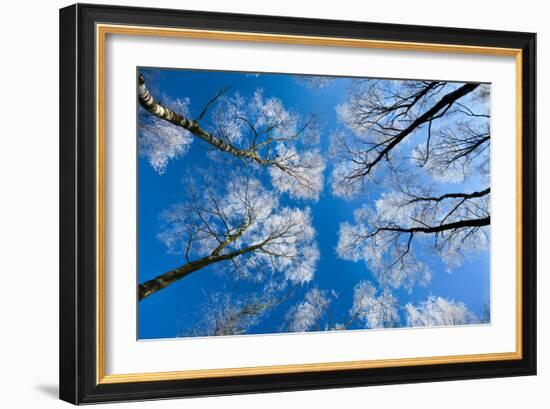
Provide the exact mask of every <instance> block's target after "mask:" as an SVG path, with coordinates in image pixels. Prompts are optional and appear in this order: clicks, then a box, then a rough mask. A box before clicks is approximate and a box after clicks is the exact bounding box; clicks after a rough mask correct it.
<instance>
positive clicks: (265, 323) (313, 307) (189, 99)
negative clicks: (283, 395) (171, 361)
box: [136, 67, 491, 340]
mask: <svg viewBox="0 0 550 409" xmlns="http://www.w3.org/2000/svg"><path fill="white" fill-rule="evenodd" d="M136 83H137V101H136V102H137V110H138V111H137V113H138V115H137V117H138V122H137V146H138V149H137V161H138V166H137V168H138V186H137V195H138V198H137V199H138V201H137V203H138V240H137V250H138V252H137V254H138V271H137V289H136V291H137V299H138V302H137V309H138V334H137V337H138V339H142V340H145V339H165V338H176V337H210V336H237V335H239V336H245V335H252V334H277V333H300V332H309V331H316V332H318V331H351V330H354V331H370V330H381V329H388V328H418V327H452V326H463V325H489V324H490V323H491V313H490V311H491V309H490V305H491V298H490V277H491V271H490V213H491V211H490V204H491V201H490V198H491V193H490V138H491V126H490V125H491V103H490V102H491V86H490V84H485V83H463V82H456V81H446V80H437V79H394V78H359V77H343V76H313V75H301V74H281V73H255V72H232V71H211V70H190V69H172V68H170V69H168V68H154V67H139V68H138V69H137V78H136Z"/></svg>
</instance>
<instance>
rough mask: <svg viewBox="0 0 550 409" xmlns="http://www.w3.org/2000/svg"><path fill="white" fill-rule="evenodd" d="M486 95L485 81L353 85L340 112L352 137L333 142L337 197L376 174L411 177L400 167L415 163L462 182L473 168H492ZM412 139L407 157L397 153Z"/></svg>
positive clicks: (340, 136) (349, 194)
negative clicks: (382, 169) (386, 172)
mask: <svg viewBox="0 0 550 409" xmlns="http://www.w3.org/2000/svg"><path fill="white" fill-rule="evenodd" d="M488 95H489V89H488V86H486V85H482V84H472V83H466V84H454V83H448V82H443V81H417V80H407V81H401V80H396V81H391V80H356V81H354V82H353V84H352V86H351V87H350V90H349V91H348V97H347V100H346V102H345V103H344V104H342V105H339V106H338V107H337V112H338V115H339V117H340V120H341V121H342V122H343V124H344V126H345V127H346V128H347V129H348V130H349V131H350V132H347V133H345V134H344V133H338V134H336V135H334V138H333V139H334V143H333V146H332V153H333V156H334V158H335V160H336V161H337V163H338V165H337V166H336V167H335V169H334V171H333V174H332V189H333V192H334V193H335V194H336V195H338V196H341V197H346V198H349V197H353V196H355V195H357V194H358V193H359V192H360V191H361V188H362V186H363V183H364V182H365V179H366V178H370V179H373V178H374V173H375V170H377V169H378V168H380V167H386V169H387V170H389V171H399V170H404V171H405V172H406V171H407V167H406V166H405V169H403V165H406V164H407V163H409V162H411V160H410V159H411V158H412V162H413V163H414V164H415V165H416V166H418V167H426V168H427V169H429V170H431V171H432V174H433V175H435V176H443V177H444V178H445V179H446V180H447V178H449V177H451V176H452V178H453V179H454V180H458V178H459V176H460V173H461V172H463V171H464V170H465V168H466V167H469V166H471V165H482V164H487V163H488V157H487V153H488V152H487V150H488V149H487V148H488V146H489V140H490V133H489V118H490V114H489V107H488ZM408 140H409V141H410V140H415V141H417V146H416V147H415V148H413V149H412V152H411V150H409V151H408V153H407V152H406V153H405V154H403V150H404V149H400V148H401V147H402V145H407V146H409V145H410V143H409V144H405V143H404V142H406V141H408ZM407 146H406V147H407ZM405 151H406V149H405ZM484 154H485V155H484ZM480 156H482V157H480ZM384 165H385V166H384ZM441 171H444V172H443V175H442V172H441ZM451 171H452V172H451ZM485 171H488V168H485ZM464 175H465V174H464V173H463V174H462V176H464Z"/></svg>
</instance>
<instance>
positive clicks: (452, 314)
mask: <svg viewBox="0 0 550 409" xmlns="http://www.w3.org/2000/svg"><path fill="white" fill-rule="evenodd" d="M405 311H406V316H407V325H408V326H409V327H435V326H451V325H465V324H476V323H478V322H479V320H478V318H477V317H476V316H475V315H474V314H472V313H471V312H470V311H469V310H468V308H467V307H466V305H465V304H464V303H461V302H455V301H453V300H448V299H445V298H442V297H434V296H430V297H428V298H427V299H426V300H425V301H423V302H421V303H419V304H418V305H417V306H414V305H413V304H407V305H406V306H405Z"/></svg>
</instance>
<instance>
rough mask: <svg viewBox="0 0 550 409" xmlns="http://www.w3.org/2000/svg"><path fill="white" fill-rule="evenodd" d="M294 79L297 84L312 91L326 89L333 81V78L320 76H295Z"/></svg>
mask: <svg viewBox="0 0 550 409" xmlns="http://www.w3.org/2000/svg"><path fill="white" fill-rule="evenodd" d="M294 78H295V80H296V82H297V83H298V84H300V85H303V86H304V87H307V88H309V89H312V90H319V89H322V88H325V87H328V86H329V85H330V84H331V83H332V81H333V78H331V77H326V76H321V75H296V76H295V77H294Z"/></svg>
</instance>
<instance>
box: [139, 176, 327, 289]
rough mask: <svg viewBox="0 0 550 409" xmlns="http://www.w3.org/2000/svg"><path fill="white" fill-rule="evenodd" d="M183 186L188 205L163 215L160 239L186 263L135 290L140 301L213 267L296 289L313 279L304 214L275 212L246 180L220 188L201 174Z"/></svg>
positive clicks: (254, 182) (272, 200)
mask: <svg viewBox="0 0 550 409" xmlns="http://www.w3.org/2000/svg"><path fill="white" fill-rule="evenodd" d="M184 184H185V193H186V196H187V200H186V201H184V202H183V203H179V204H176V205H173V206H172V207H171V208H170V209H168V210H167V211H165V212H164V214H163V219H164V221H165V228H164V230H163V231H162V232H161V233H160V234H159V239H160V240H161V241H162V242H164V243H165V244H166V246H167V247H168V249H169V250H170V251H172V252H175V253H178V254H182V255H183V257H184V258H185V263H184V264H183V265H181V266H179V267H177V268H175V269H173V270H170V271H168V272H165V273H163V274H160V275H158V276H157V277H155V278H153V279H151V280H149V281H146V282H144V283H142V284H140V285H139V299H140V300H142V299H144V298H145V297H148V296H150V295H151V294H154V293H155V292H157V291H159V290H161V289H163V288H165V287H167V286H169V285H171V284H173V283H174V282H176V281H177V280H180V279H182V278H184V277H186V276H187V275H189V274H191V273H193V272H196V271H199V270H201V269H204V268H206V267H209V266H212V265H216V267H217V270H218V271H220V272H221V271H229V272H230V273H232V274H233V276H234V277H235V278H244V279H248V280H253V281H257V282H259V281H262V280H264V279H266V278H270V279H273V277H272V276H273V275H277V277H278V278H277V280H278V281H281V280H282V281H285V280H286V281H289V282H291V283H300V284H301V283H306V282H308V281H310V280H311V279H312V277H313V275H314V272H315V266H316V263H317V260H318V258H319V250H318V248H317V243H316V241H315V230H314V229H313V227H312V225H311V214H310V210H309V208H304V209H298V208H290V207H282V206H281V207H280V206H279V200H278V197H277V196H276V195H275V194H273V193H272V192H269V191H267V190H265V189H264V188H263V187H262V186H261V184H260V182H259V180H258V179H255V178H252V177H251V176H249V175H246V174H233V175H231V176H230V177H229V181H228V182H227V183H224V182H223V181H220V178H219V177H215V176H212V175H208V173H206V174H204V175H202V178H201V179H200V182H199V183H197V182H196V180H195V179H194V178H193V177H189V178H187V179H186V180H185V181H184Z"/></svg>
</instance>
